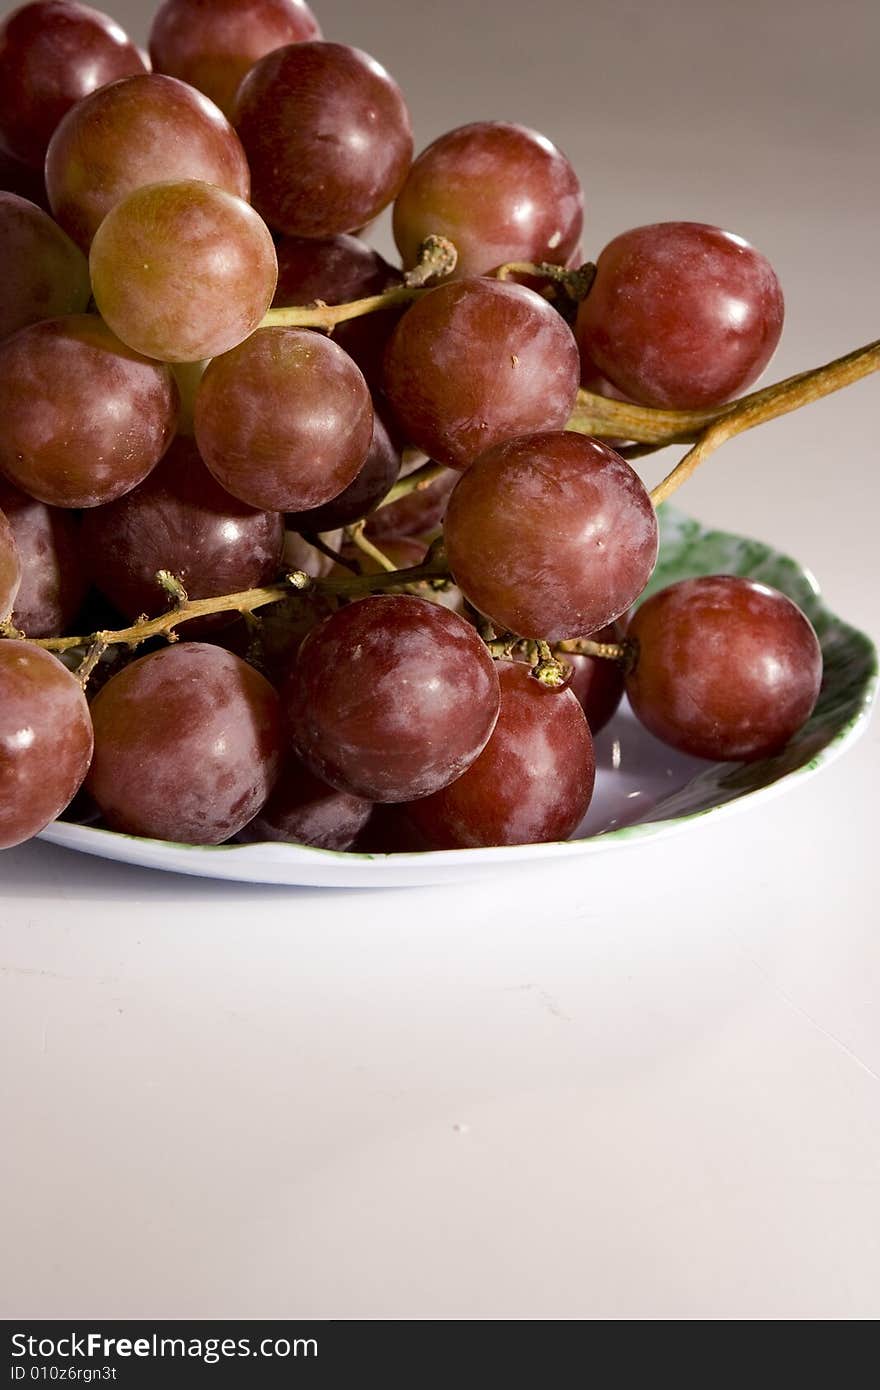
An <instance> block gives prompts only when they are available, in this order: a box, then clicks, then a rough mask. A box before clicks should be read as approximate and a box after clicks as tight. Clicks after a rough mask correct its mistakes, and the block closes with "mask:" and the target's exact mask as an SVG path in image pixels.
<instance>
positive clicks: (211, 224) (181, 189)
mask: <svg viewBox="0 0 880 1390" xmlns="http://www.w3.org/2000/svg"><path fill="white" fill-rule="evenodd" d="M89 261H90V266H91V273H92V288H93V291H94V295H95V300H96V302H97V305H98V308H99V309H100V311H101V313H102V314H103V316H104V318H105V319H106V320H107V322H108V323H109V324H110V326H111V328H112V329H113V330H114V332H116V333H118V334H119V336H120V338H122V340H123V341H124V342H126V343H128V344H129V345H130V346H131V347H133V348H135V349H136V351H138V352H143V353H145V354H146V356H147V357H157V358H159V359H160V360H161V361H163V362H198V361H201V360H203V359H204V358H206V357H216V356H217V355H218V354H219V353H223V352H228V351H229V350H230V349H231V348H234V347H236V346H237V345H238V344H239V343H241V342H243V341H244V339H245V338H247V337H249V336H250V334H251V333H253V331H254V329H255V328H257V327H259V325H260V323H261V321H262V319H263V316H264V315H265V313H266V310H267V309H268V308H269V305H270V304H271V302H272V296H273V294H274V293H275V280H276V276H277V272H278V266H277V261H276V259H275V246H274V243H273V241H272V237H271V235H270V233H269V229H268V227H267V226H266V224H265V222H263V221H262V219H261V218H260V217H258V216H257V214H256V213H255V212H254V210H253V208H251V207H249V206H248V204H247V203H245V202H243V201H242V200H241V199H240V198H235V197H233V196H232V194H230V193H226V192H224V190H223V189H221V188H215V187H213V186H212V185H211V184H207V183H199V182H194V181H192V180H188V181H185V182H183V183H160V184H153V185H151V186H150V187H148V188H139V189H138V190H137V192H135V193H131V194H129V196H128V197H127V198H125V199H124V200H123V201H122V202H121V203H117V204H116V207H115V208H114V209H113V211H112V212H111V213H109V214H108V216H107V217H106V218H105V219H104V221H103V222H102V224H101V226H100V228H99V229H98V233H97V235H96V237H95V240H94V242H93V243H92V250H91V255H90V258H89Z"/></svg>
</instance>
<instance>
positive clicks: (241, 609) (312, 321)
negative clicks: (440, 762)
mask: <svg viewBox="0 0 880 1390" xmlns="http://www.w3.org/2000/svg"><path fill="white" fill-rule="evenodd" d="M454 255H455V252H454V248H453V247H451V245H450V243H446V242H444V241H443V239H442V238H433V239H431V238H429V243H426V246H425V248H424V249H423V253H422V256H421V257H420V260H419V265H418V266H417V268H416V271H415V272H411V273H410V276H409V277H408V281H407V283H405V284H403V285H400V286H395V287H393V288H392V289H389V290H386V291H385V292H384V293H382V294H377V295H370V296H369V297H367V298H365V299H358V300H354V301H352V302H350V303H347V304H338V305H326V304H313V305H307V306H303V307H296V306H294V307H291V308H279V309H272V310H270V311H269V313H268V314H267V315H266V318H265V319H264V321H263V326H271V325H276V326H278V325H288V326H295V327H305V328H318V329H324V330H325V331H327V332H332V330H333V328H334V327H335V326H336V325H337V324H339V323H345V322H348V321H349V320H351V319H355V318H360V317H362V316H363V315H365V314H370V313H375V312H376V311H379V310H382V309H388V308H391V307H394V306H397V305H403V304H408V303H411V302H412V301H413V300H415V299H417V298H419V297H420V296H421V295H423V294H426V293H429V292H430V291H429V290H426V289H425V288H424V282H425V280H426V279H429V278H430V276H431V275H432V274H437V273H438V272H439V271H440V270H443V271H445V270H448V269H449V266H450V265H454ZM556 269H557V268H554V274H553V275H552V276H550V277H549V278H552V279H554V280H562V282H563V283H564V284H565V285H566V286H567V287H568V288H569V293H571V294H572V297H575V293H576V289H577V287H578V281H577V279H576V278H575V279H572V275H573V276H574V277H577V276H580V277H581V280H580V288H581V291H582V292H583V290H584V289H587V290H588V287H589V280H590V274H589V272H590V270H591V267H589V266H584V267H581V268H580V270H579V271H576V272H572V273H568V274H569V278H568V279H564V278H563V277H562V276H560V275H559V274H556V273H555V271H556ZM514 271H516V272H518V273H530V274H535V275H537V276H540V275H542V274H544V275H545V276H547V275H548V274H549V272H548V268H547V267H544V266H541V265H525V264H523V265H520V264H516V265H512V266H504V267H502V268H501V270H500V271H499V272H498V274H499V276H501V277H502V278H505V277H506V275H507V274H508V273H512V272H514ZM572 286H574V287H575V289H572V288H571V287H572ZM878 370H880V341H877V342H873V343H868V344H867V345H866V346H865V347H861V348H856V349H855V350H854V351H853V352H849V353H847V354H846V355H845V356H843V357H839V358H837V359H836V360H835V361H833V362H830V363H827V364H826V365H824V366H821V367H815V368H813V369H812V370H810V371H806V372H801V373H798V374H797V375H796V376H792V377H788V378H786V379H785V380H784V381H780V382H776V383H775V384H774V385H772V386H766V387H763V388H762V389H761V390H759V391H754V392H752V393H751V394H749V395H747V396H743V397H741V398H740V399H738V400H734V401H731V402H728V403H727V404H725V405H722V406H718V407H716V408H714V409H712V410H692V411H681V410H659V409H655V408H653V407H650V406H639V405H632V404H630V403H628V402H625V401H617V400H611V399H607V398H606V397H604V396H599V395H595V394H594V393H592V392H590V391H585V390H581V391H579V393H578V399H577V404H576V407H575V411H574V414H573V416H572V418H571V419H570V421H569V424H568V428H569V429H570V430H574V431H576V432H578V433H581V434H588V435H597V436H600V437H601V436H612V437H620V438H625V439H630V440H634V441H635V443H636V445H637V446H645V450H644V451H650V450H651V449H654V448H664V447H666V446H667V445H673V444H683V443H691V444H692V445H693V447H692V448H690V449H689V450H688V452H687V453H686V454H685V455H684V457H683V458H682V459H681V460H680V461H679V463H678V464H677V465H676V466H675V468H673V469H672V470H671V472H670V473H669V474H668V475H667V476H666V477H665V478H664V479H663V481H662V482H661V483H659V484H658V486H657V487H655V488H654V490H653V491H652V493H651V501H652V503H653V504H654V506H655V507H656V506H659V505H660V503H661V502H664V501H666V499H667V498H668V497H669V496H671V495H672V493H673V492H675V491H676V489H677V488H679V487H680V486H681V485H682V484H683V483H684V482H686V480H687V479H688V478H689V477H690V476H691V474H692V473H693V472H694V471H695V470H696V469H697V468H698V467H699V465H700V464H701V463H702V462H704V460H705V459H706V458H708V457H709V455H710V454H712V453H714V451H715V450H716V449H717V448H719V446H720V445H721V444H723V443H724V442H725V441H726V440H728V439H732V438H734V436H735V435H737V434H741V433H743V432H744V431H745V430H749V429H753V428H754V427H755V426H756V425H760V424H764V423H765V422H767V421H768V420H774V419H776V418H777V417H778V416H781V415H786V414H788V413H789V412H790V411H792V410H796V409H798V408H799V407H800V406H803V405H807V404H809V403H810V402H811V401H815V400H819V399H821V398H822V397H823V396H827V395H830V394H832V392H835V391H839V390H842V389H843V388H844V387H845V386H850V385H852V384H853V383H854V382H856V381H860V380H861V379H862V378H863V377H866V376H869V375H870V374H871V373H872V372H876V371H878ZM443 472H445V469H444V468H442V467H441V466H440V465H438V464H435V463H427V464H425V465H424V466H423V467H422V468H419V469H417V470H416V471H415V472H413V473H411V474H410V475H409V476H408V477H406V478H403V479H401V480H400V481H399V482H397V483H395V485H394V486H393V487H392V488H391V489H390V491H389V493H388V494H387V496H386V497H385V499H384V500H383V502H382V503H381V504H380V505H381V506H387V505H390V504H391V503H392V502H396V501H398V500H399V499H400V498H401V497H405V496H407V495H408V494H409V493H411V492H413V491H415V490H416V489H418V488H424V487H427V486H429V484H430V483H431V482H433V481H434V479H436V478H437V477H438V476H440V474H441V473H443ZM353 539H354V540H355V541H356V543H357V544H358V545H359V547H360V548H361V549H362V550H365V551H367V552H368V553H371V554H372V553H373V551H374V549H375V548H374V547H373V546H371V544H370V542H369V541H367V540H366V538H365V537H364V536H363V531H362V528H354V535H353ZM374 558H377V559H379V556H378V555H374ZM379 562H380V563H382V564H383V565H385V564H387V561H386V560H385V557H384V556H382V557H381V559H380V560H379ZM450 577H451V576H450V575H449V572H448V570H447V567H446V561H445V556H444V554H443V548H442V545H440V544H435V546H434V547H432V549H431V551H430V552H429V555H428V556H427V558H426V560H425V563H424V564H422V565H418V566H415V567H413V568H408V569H402V570H392V571H388V570H383V572H382V573H381V574H368V575H350V576H349V575H346V576H343V577H338V578H337V577H333V578H328V579H323V580H314V579H311V578H310V577H309V576H308V575H306V574H304V573H303V572H302V571H295V572H294V573H292V574H290V575H287V576H286V577H285V579H284V580H283V581H282V582H281V583H278V584H274V585H269V586H266V587H263V588H257V589H248V590H244V591H242V592H240V593H233V594H226V595H222V596H220V597H218V598H210V599H192V600H191V599H189V598H188V597H187V596H186V595H185V593H184V592H183V591H182V590H180V592H179V593H177V592H176V591H175V590H173V589H172V588H171V585H170V583H169V582H166V580H167V581H173V576H166V579H165V580H162V579H160V580H159V581H158V582H160V583H164V586H165V587H166V590H168V591H169V592H170V593H171V596H172V597H174V598H175V599H176V604H175V606H174V607H173V608H171V609H170V610H169V611H168V612H167V613H163V614H161V615H160V616H159V617H155V618H146V617H145V618H142V619H139V620H138V621H137V622H136V623H133V624H132V625H131V626H130V627H126V628H122V629H120V630H119V631H115V632H111V631H102V632H96V633H92V634H91V635H89V636H85V637H79V636H78V637H74V636H70V637H49V638H28V637H27V635H26V634H25V633H21V632H19V631H18V630H17V629H16V628H15V627H14V626H13V625H12V623H11V622H7V623H5V624H0V638H3V637H15V638H18V639H24V640H27V641H31V642H33V644H34V645H35V646H39V647H43V648H45V649H47V650H49V651H54V652H64V651H70V650H73V649H75V648H78V647H81V648H86V649H88V650H89V651H90V652H92V651H93V650H94V649H98V650H99V651H102V650H104V649H106V648H107V647H110V646H115V645H119V646H129V647H137V646H139V645H140V644H141V643H142V642H146V641H148V640H149V639H151V638H154V637H163V636H164V637H167V638H170V640H174V638H175V635H176V632H177V629H178V628H179V627H180V626H182V625H183V624H185V623H187V622H189V621H191V620H192V619H194V618H202V617H206V616H209V615H211V614H215V613H228V612H238V613H241V614H243V615H248V614H251V613H253V612H255V611H256V610H257V609H259V608H262V607H266V606H267V605H269V604H272V603H277V602H279V601H280V600H282V599H284V598H288V597H290V595H291V593H293V592H300V593H305V592H306V591H312V592H318V593H323V594H327V595H333V596H336V597H341V598H357V597H360V596H362V595H365V594H370V593H375V592H381V591H384V590H387V589H399V588H400V589H411V588H412V586H418V585H419V584H423V583H425V582H445V581H448V580H449V579H450ZM566 645H567V649H568V650H569V651H578V652H581V653H583V654H586V655H593V656H601V657H607V658H610V659H614V660H621V659H625V656H626V653H625V651H624V649H623V648H619V647H617V646H615V644H605V643H593V642H590V641H588V640H587V639H586V638H581V639H577V642H576V644H562V647H561V650H562V652H563V654H564V651H565V649H566Z"/></svg>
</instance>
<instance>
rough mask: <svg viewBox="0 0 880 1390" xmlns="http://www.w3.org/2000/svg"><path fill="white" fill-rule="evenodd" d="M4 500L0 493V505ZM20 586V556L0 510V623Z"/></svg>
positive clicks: (8, 614) (6, 616)
mask: <svg viewBox="0 0 880 1390" xmlns="http://www.w3.org/2000/svg"><path fill="white" fill-rule="evenodd" d="M4 500H5V499H4V497H3V494H2V493H0V507H2V504H3V502H4ZM20 588H21V556H20V555H19V551H18V545H17V543H16V540H15V535H14V534H13V530H12V527H11V526H10V524H9V520H8V518H7V516H6V514H5V513H4V512H3V511H2V510H0V623H5V622H6V620H7V619H8V618H9V616H10V614H11V613H12V606H13V604H14V603H15V600H16V597H17V595H18V591H19V589H20Z"/></svg>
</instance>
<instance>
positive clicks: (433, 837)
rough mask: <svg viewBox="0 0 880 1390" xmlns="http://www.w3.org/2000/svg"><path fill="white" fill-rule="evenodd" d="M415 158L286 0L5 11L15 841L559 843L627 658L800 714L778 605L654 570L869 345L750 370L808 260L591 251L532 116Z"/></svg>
mask: <svg viewBox="0 0 880 1390" xmlns="http://www.w3.org/2000/svg"><path fill="white" fill-rule="evenodd" d="M415 153H416V152H415V151H414V148H413V138H412V127H411V122H410V115H409V110H408V107H407V102H406V98H405V95H404V93H403V91H402V89H401V87H400V86H399V85H398V83H397V81H396V80H395V78H394V77H393V76H392V75H391V74H390V73H389V72H388V71H387V70H386V69H385V68H384V67H383V66H382V64H381V62H380V60H379V58H378V57H376V56H373V55H371V54H368V53H365V52H362V51H361V50H359V49H357V48H354V47H351V46H349V45H346V44H344V43H338V42H332V43H331V42H327V41H325V39H324V38H323V35H322V31H321V27H320V15H315V14H314V13H313V12H312V10H311V9H310V7H309V5H308V4H306V3H305V0H164V3H163V4H162V5H161V6H160V8H159V9H158V11H157V13H156V14H155V17H154V19H153V24H152V31H151V35H150V44H149V59H148V58H147V55H146V54H144V53H143V52H141V50H139V49H138V47H137V46H136V44H134V43H133V42H132V41H131V39H130V38H129V37H128V35H126V34H125V33H124V32H123V30H122V29H121V28H120V26H119V25H118V24H117V23H115V21H114V20H113V19H112V17H111V16H109V15H105V14H102V13H100V12H99V11H97V10H95V9H93V8H90V7H87V6H85V5H81V4H79V3H76V0H33V3H30V4H25V5H22V6H21V7H20V8H18V9H16V10H15V11H14V12H13V13H12V14H10V15H9V16H8V17H7V18H6V19H5V21H4V22H3V23H2V25H0V190H2V191H0V257H2V263H3V266H4V275H3V277H2V282H0V415H2V418H3V431H2V433H0V848H8V847H10V846H13V845H17V844H20V843H21V842H23V841H25V840H27V839H28V838H30V837H32V836H34V835H37V834H39V832H40V831H41V830H43V829H44V828H45V827H46V826H47V825H48V824H49V823H50V822H51V821H53V820H55V819H56V818H58V817H60V816H66V817H68V818H71V819H75V820H77V821H80V822H82V823H86V824H100V825H103V826H105V827H107V828H109V829H110V830H116V831H121V832H125V833H128V834H134V835H139V836H146V837H150V838H154V839H158V840H168V841H174V842H180V843H187V844H196V845H217V844H226V843H230V842H236V843H252V842H255V841H260V840H273V841H281V842H289V843H294V844H302V845H312V846H316V847H318V848H322V849H332V850H337V851H346V850H351V849H354V850H357V849H359V848H361V847H364V846H368V847H369V848H370V849H371V850H374V851H376V850H379V851H382V852H395V851H398V850H409V849H412V848H419V849H427V850H431V849H443V850H445V849H460V848H470V847H478V846H487V845H516V844H530V843H537V842H540V841H548V840H560V839H565V838H567V837H569V836H571V835H573V834H575V833H576V832H577V830H578V827H579V826H580V824H581V822H582V820H583V817H584V815H585V813H586V811H587V808H588V806H589V804H590V799H591V796H592V794H593V787H594V781H595V756H594V750H593V734H594V733H596V732H597V731H598V730H599V729H601V728H602V727H603V726H604V725H605V724H607V723H608V721H609V720H610V719H611V718H612V717H613V715H614V713H615V711H616V709H617V708H618V706H619V704H620V701H621V700H622V699H623V698H624V694H626V696H627V698H628V699H629V702H630V704H631V706H632V709H633V711H634V713H635V715H636V716H637V718H638V719H639V720H641V721H642V722H643V724H644V725H645V726H646V727H647V728H648V729H649V730H651V732H652V733H653V734H655V735H656V736H657V737H659V738H660V739H662V740H664V741H666V742H667V743H668V744H669V745H671V746H672V747H674V748H677V749H680V750H683V751H685V752H687V753H688V754H690V755H692V756H695V757H700V758H705V759H710V760H731V761H746V760H750V759H757V758H764V757H767V756H772V755H773V754H775V753H778V752H779V751H780V750H781V749H782V748H783V747H784V746H785V745H786V743H787V742H788V740H790V739H791V738H792V737H793V735H794V734H796V733H797V731H798V730H799V729H800V728H801V727H802V726H803V725H804V723H805V722H806V720H808V719H809V717H810V714H811V712H812V710H813V708H814V706H815V703H816V699H817V697H818V694H819V690H820V686H821V681H822V655H821V650H820V647H819V643H818V641H817V638H816V634H815V633H814V631H813V629H812V628H811V626H810V623H809V622H808V620H807V618H806V616H805V615H804V614H803V613H802V612H801V611H800V610H799V609H798V608H797V607H796V606H795V605H794V604H793V603H792V602H791V600H790V599H788V598H786V597H785V596H784V595H782V594H780V593H778V592H776V591H774V590H772V589H769V588H767V587H766V586H765V585H762V584H757V583H754V582H753V581H751V580H748V579H742V578H737V577H734V576H730V575H720V576H719V575H714V576H713V575H706V576H702V577H700V578H696V579H692V580H688V581H685V582H683V583H679V584H675V585H672V586H671V587H669V588H667V589H665V590H662V591H661V592H659V593H654V594H653V596H652V597H651V598H649V599H647V600H643V595H644V592H645V589H646V586H647V585H648V583H649V581H650V580H651V577H652V574H653V572H654V568H655V565H656V562H657V555H658V525H657V516H656V509H657V507H658V506H659V505H660V503H661V502H663V501H664V500H665V499H666V498H667V497H668V496H669V495H670V494H671V493H672V492H674V491H675V490H676V489H677V488H678V487H679V486H681V484H682V483H684V482H685V481H686V480H687V478H688V477H689V476H690V475H691V473H692V472H693V471H694V469H695V468H696V467H698V466H699V465H700V464H702V463H703V462H704V461H705V460H706V459H707V458H708V457H709V456H710V455H711V454H712V453H713V452H714V451H715V449H717V448H718V447H720V445H722V444H723V443H724V442H725V441H726V440H727V439H730V438H732V437H733V436H734V435H736V434H738V433H741V432H743V431H744V430H747V429H751V428H753V427H754V426H756V425H759V424H761V423H762V422H763V421H765V420H769V419H773V418H775V417H776V416H779V415H782V414H785V413H787V412H788V411H790V410H793V409H796V408H798V407H799V406H802V405H805V404H808V403H809V402H810V401H812V400H815V399H817V398H818V397H819V396H822V395H827V394H829V393H830V392H832V391H836V390H839V389H840V388H842V387H845V386H847V385H849V384H850V383H851V382H853V381H856V380H858V379H860V378H861V377H864V376H866V375H867V374H868V373H870V372H873V371H876V370H877V369H878V367H880V344H877V343H874V344H869V345H868V346H867V347H864V348H860V349H857V350H855V351H854V352H852V353H849V354H848V355H847V356H846V357H844V358H840V359H838V360H837V361H835V362H832V363H830V364H828V365H827V366H823V367H819V368H816V369H815V370H812V371H806V372H803V373H801V374H799V375H798V376H796V377H793V378H790V379H789V380H787V381H783V382H779V383H777V384H775V385H772V386H765V387H763V388H759V387H757V385H756V384H757V382H758V381H759V378H760V377H761V376H762V374H763V373H764V371H765V369H766V368H767V366H768V364H769V362H770V360H771V358H772V356H773V353H774V351H775V349H776V346H777V344H778V342H779V338H780V335H781V332H782V326H783V315H784V306H783V295H782V289H781V287H780V284H779V281H778V279H777V276H776V274H775V272H774V270H773V267H772V266H771V265H770V264H769V262H768V261H767V259H766V257H764V256H763V255H762V254H761V252H760V251H759V250H757V249H756V248H755V247H753V246H751V245H750V244H749V243H748V241H746V240H745V239H744V238H743V237H742V236H741V235H739V234H738V233H737V232H733V231H730V230H725V229H722V228H720V227H716V226H713V225H711V224H708V223H706V224H704V223H695V222H685V221H678V222H664V223H654V224H651V225H646V226H642V227H636V228H633V229H623V230H622V231H621V232H620V234H619V235H618V236H616V237H615V238H614V239H613V240H612V241H611V242H610V243H609V245H608V246H606V247H605V248H604V249H599V248H597V254H596V258H595V261H589V260H587V259H586V258H585V254H584V251H583V249H582V248H583V247H584V245H589V236H590V229H589V226H588V225H587V226H586V227H585V225H584V197H583V191H582V188H581V184H580V181H579V179H578V176H577V173H576V171H575V170H574V168H573V167H572V164H571V163H570V161H569V160H568V159H567V157H566V155H565V154H564V153H563V152H562V151H561V150H560V149H558V148H557V146H556V145H555V144H554V143H553V141H552V139H551V138H549V137H548V136H547V135H545V134H543V133H539V132H537V131H533V130H530V129H528V128H526V127H524V126H521V125H517V124H514V123H511V122H509V121H501V120H494V119H486V120H483V121H477V122H474V123H472V124H469V125H465V126H461V127H458V128H455V129H452V130H450V131H448V132H446V133H445V134H442V135H441V136H440V137H439V138H438V139H436V140H435V141H433V143H432V144H430V145H429V146H428V148H427V149H425V150H423V151H422V152H420V153H418V154H417V155H416V157H415V158H414V154H415ZM389 207H390V208H392V212H393V231H394V238H395V242H396V245H397V249H398V252H399V257H400V260H399V264H396V265H395V264H391V263H390V262H389V261H387V260H386V259H385V258H383V257H382V256H380V255H379V254H378V253H377V252H376V251H375V250H374V249H372V248H371V247H370V246H369V245H368V244H367V242H366V241H365V240H364V236H365V234H366V229H367V228H368V226H369V224H370V223H371V222H372V220H373V219H374V218H375V217H376V216H377V215H378V214H379V213H380V212H382V211H383V209H385V208H389ZM585 238H586V241H585ZM749 391H750V392H751V393H750V394H747V395H746V394H744V393H745V392H749ZM675 445H678V446H679V447H680V449H681V451H682V452H681V456H680V458H679V459H678V461H677V462H676V463H675V465H674V466H673V467H672V468H671V470H670V471H669V473H668V474H667V476H666V477H665V478H664V480H663V481H662V482H661V483H660V484H659V485H658V486H657V487H656V488H654V489H653V491H652V492H649V491H648V490H647V488H646V487H645V485H644V483H643V482H642V480H641V478H640V476H639V473H638V470H637V466H636V465H637V461H638V459H639V458H640V457H641V456H642V455H643V454H645V453H649V452H652V451H653V450H655V449H660V448H664V447H667V446H675Z"/></svg>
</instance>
